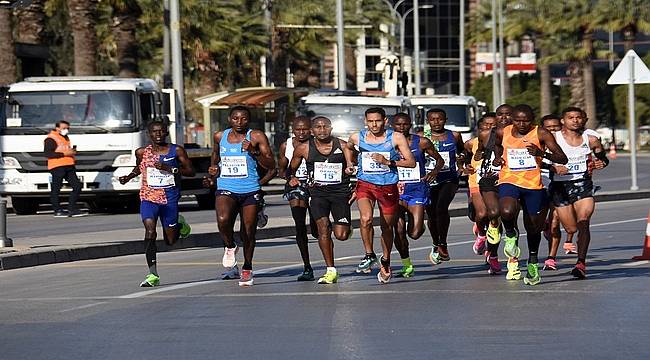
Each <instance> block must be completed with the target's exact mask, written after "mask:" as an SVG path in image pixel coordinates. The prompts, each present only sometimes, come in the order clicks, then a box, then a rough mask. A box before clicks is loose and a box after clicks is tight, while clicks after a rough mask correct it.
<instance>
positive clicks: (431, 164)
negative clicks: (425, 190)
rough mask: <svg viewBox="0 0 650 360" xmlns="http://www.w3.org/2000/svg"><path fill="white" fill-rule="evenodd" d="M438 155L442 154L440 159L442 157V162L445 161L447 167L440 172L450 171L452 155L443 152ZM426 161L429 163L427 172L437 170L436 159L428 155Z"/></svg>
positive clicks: (443, 167)
mask: <svg viewBox="0 0 650 360" xmlns="http://www.w3.org/2000/svg"><path fill="white" fill-rule="evenodd" d="M438 154H440V157H442V160H444V161H445V165H443V166H442V169H440V172H447V171H449V164H450V162H451V155H449V151H441V152H439V153H438ZM426 160H427V162H426V164H425V168H426V169H427V171H431V170H433V169H435V167H436V159H434V158H432V157H431V156H428V155H427V158H426Z"/></svg>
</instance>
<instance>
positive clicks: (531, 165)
mask: <svg viewBox="0 0 650 360" xmlns="http://www.w3.org/2000/svg"><path fill="white" fill-rule="evenodd" d="M512 130H513V125H508V126H506V127H505V128H503V140H502V142H501V145H503V159H504V160H505V162H504V164H503V166H502V167H501V172H500V173H499V183H500V184H512V185H516V186H519V187H521V188H524V189H531V190H538V189H542V188H543V185H542V175H541V174H542V173H541V171H540V169H541V164H542V158H541V157H534V156H531V155H528V152H527V150H526V145H527V144H526V142H528V143H532V144H535V145H536V146H537V147H538V148H540V149H542V151H544V148H542V147H541V145H540V142H539V137H538V136H537V126H533V128H532V129H531V130H530V131H529V132H528V133H527V134H526V135H524V136H523V137H521V138H518V137H515V136H513V135H512Z"/></svg>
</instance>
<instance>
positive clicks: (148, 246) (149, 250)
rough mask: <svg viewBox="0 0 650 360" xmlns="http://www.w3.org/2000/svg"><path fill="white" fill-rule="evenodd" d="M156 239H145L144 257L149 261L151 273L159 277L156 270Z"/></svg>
mask: <svg viewBox="0 0 650 360" xmlns="http://www.w3.org/2000/svg"><path fill="white" fill-rule="evenodd" d="M156 250H157V249H156V239H144V255H145V258H146V259H147V266H148V267H149V273H150V274H154V275H156V276H158V269H157V268H156Z"/></svg>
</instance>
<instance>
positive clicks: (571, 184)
mask: <svg viewBox="0 0 650 360" xmlns="http://www.w3.org/2000/svg"><path fill="white" fill-rule="evenodd" d="M585 122H586V118H585V117H584V116H583V111H582V110H581V109H580V108H576V107H568V108H566V109H564V111H562V130H561V131H559V132H557V133H556V138H557V143H558V144H559V145H560V147H561V148H562V150H563V151H564V153H565V154H566V155H567V157H568V159H569V161H568V163H566V165H562V164H554V165H553V169H552V171H551V180H552V182H551V198H552V202H553V205H554V206H555V209H556V210H555V211H557V215H558V218H559V219H560V222H561V223H562V226H564V229H565V230H566V232H567V234H574V233H576V232H577V233H578V261H577V263H576V266H575V267H574V268H573V270H572V271H571V274H572V275H573V276H574V277H576V278H578V279H584V278H586V277H587V275H586V273H587V270H586V260H587V250H588V249H589V242H590V240H591V234H590V232H589V222H590V220H591V216H592V215H593V213H594V209H595V202H594V197H593V196H594V194H593V190H594V189H593V188H594V186H593V182H592V180H591V172H592V169H590V167H591V166H593V168H594V169H598V170H600V169H603V168H605V167H606V166H607V165H608V164H609V160H608V159H607V156H606V153H605V150H604V149H603V145H602V144H601V143H600V139H598V138H597V137H595V136H592V135H587V134H586V133H585V132H584V131H583V127H584V125H585ZM592 152H593V154H594V156H595V159H592V156H591V154H592ZM592 162H593V165H592V164H591V163H592ZM556 249H557V247H556ZM556 251H557V250H556Z"/></svg>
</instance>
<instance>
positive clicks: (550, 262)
mask: <svg viewBox="0 0 650 360" xmlns="http://www.w3.org/2000/svg"><path fill="white" fill-rule="evenodd" d="M542 270H557V263H556V262H555V259H551V258H549V259H546V261H544V267H543V268H542Z"/></svg>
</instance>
